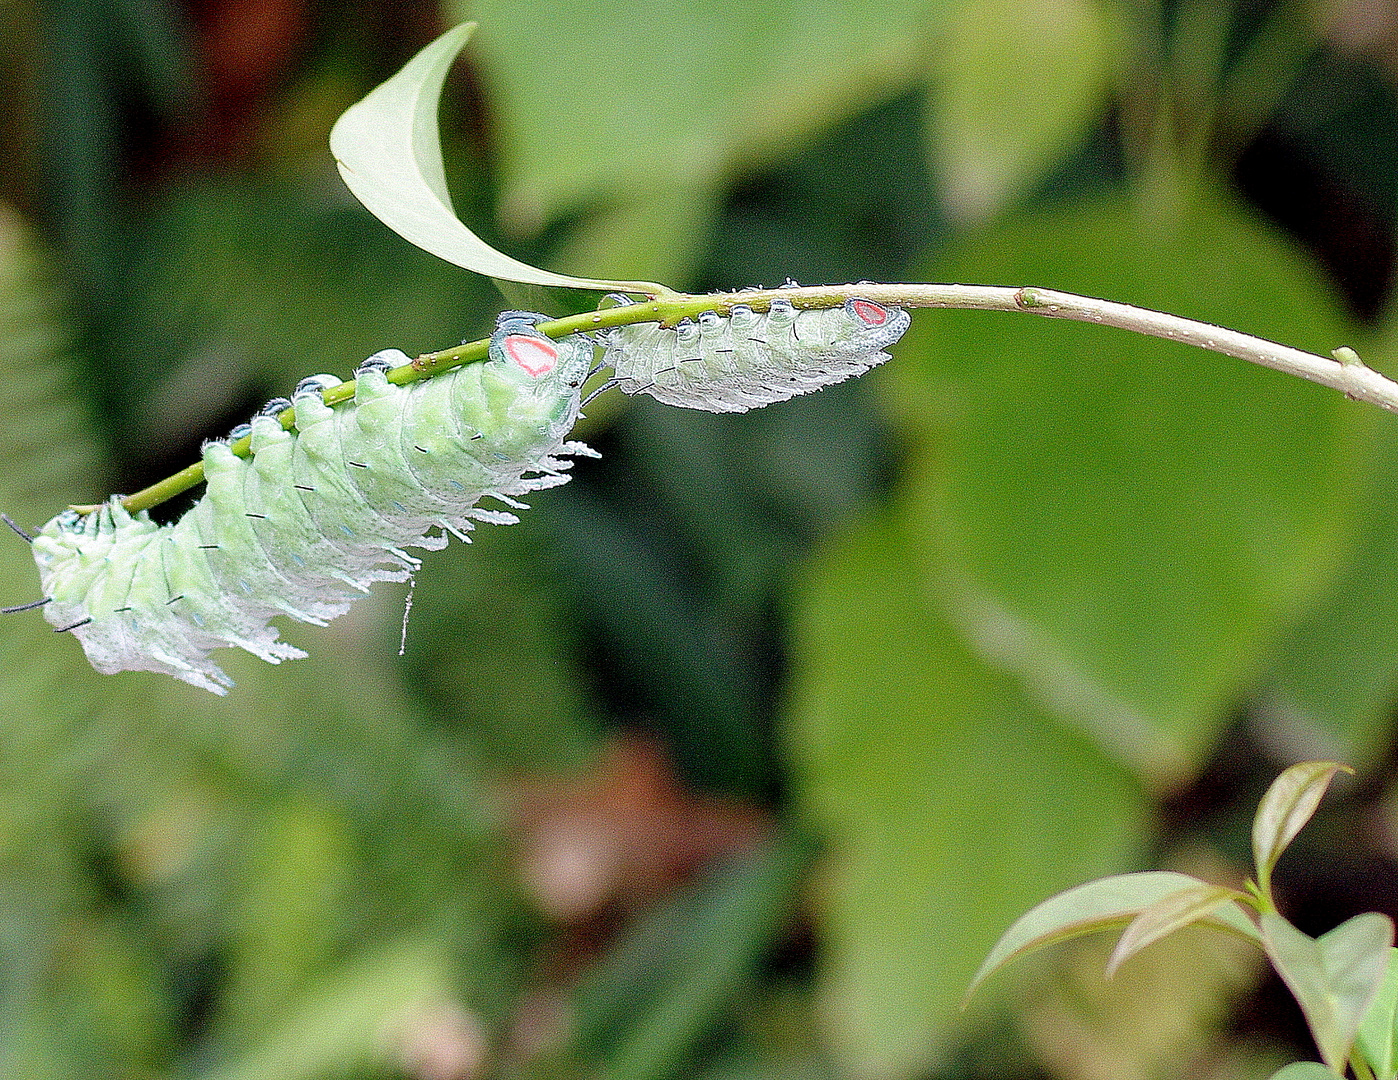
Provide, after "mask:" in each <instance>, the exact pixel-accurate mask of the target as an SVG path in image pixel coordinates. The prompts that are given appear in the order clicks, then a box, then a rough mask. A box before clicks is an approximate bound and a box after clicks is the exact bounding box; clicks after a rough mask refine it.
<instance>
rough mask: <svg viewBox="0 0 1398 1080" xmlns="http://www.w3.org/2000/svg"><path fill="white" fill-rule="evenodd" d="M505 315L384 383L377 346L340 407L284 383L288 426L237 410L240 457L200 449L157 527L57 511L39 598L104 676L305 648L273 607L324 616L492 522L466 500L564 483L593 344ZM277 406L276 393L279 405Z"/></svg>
mask: <svg viewBox="0 0 1398 1080" xmlns="http://www.w3.org/2000/svg"><path fill="white" fill-rule="evenodd" d="M519 314H520V313H507V316H514V317H513V318H505V317H502V321H501V324H500V326H499V328H498V329H497V330H496V333H495V334H494V335H493V337H492V338H491V344H490V356H489V359H488V360H486V361H485V362H483V363H478V364H467V365H463V366H461V367H460V368H458V369H456V370H454V371H452V372H449V373H446V374H444V375H440V376H437V377H434V378H431V379H425V380H422V381H420V382H415V383H411V384H409V385H407V386H397V385H394V384H392V383H390V382H389V381H388V380H387V378H386V376H385V372H386V370H387V369H388V368H390V367H393V366H396V365H397V364H399V363H406V362H407V360H408V358H407V357H406V356H404V355H403V354H402V353H397V352H390V353H381V354H377V355H376V356H375V357H372V358H371V359H370V361H368V362H366V363H365V364H364V365H362V366H361V368H360V369H359V371H358V372H356V376H357V377H356V385H355V396H354V399H353V401H350V402H345V403H343V404H341V405H338V406H335V407H330V406H327V405H326V404H325V403H324V400H323V398H322V396H321V390H322V389H323V388H325V387H326V386H330V385H335V384H336V383H337V382H338V380H336V379H334V378H333V377H332V376H313V377H312V378H311V379H307V380H303V381H302V383H301V384H300V385H299V386H298V387H297V392H296V394H295V396H294V399H293V402H292V404H294V406H295V409H296V414H295V424H294V426H293V427H292V429H290V430H286V429H284V428H283V427H282V425H281V421H280V420H279V419H278V418H277V417H276V415H274V414H273V413H274V412H275V409H274V410H273V413H268V412H266V411H264V413H262V414H259V415H258V416H257V417H255V418H254V419H253V420H252V423H251V425H250V434H251V441H252V450H253V454H252V457H251V458H250V459H244V458H240V457H238V456H236V455H235V454H234V453H233V452H232V450H231V449H230V448H229V445H228V443H227V442H224V441H216V442H211V443H209V444H207V445H206V446H205V448H204V451H203V464H204V471H205V478H206V480H207V487H206V490H205V492H204V494H203V496H202V497H201V498H200V500H199V501H198V502H197V503H196V504H195V505H194V506H193V507H192V508H191V509H190V510H189V511H188V512H187V513H185V514H184V516H183V517H181V518H180V519H179V520H178V521H176V522H174V523H172V524H168V525H159V524H156V523H155V522H153V521H152V520H151V519H150V517H149V515H148V514H146V513H145V512H141V513H137V514H132V513H129V512H127V511H126V510H125V509H123V507H122V506H121V503H120V501H119V500H118V499H115V498H114V499H112V500H111V501H109V502H108V503H106V504H104V505H103V506H102V507H101V508H99V509H98V510H97V511H95V512H93V513H91V514H88V515H82V514H79V513H77V512H76V511H71V510H69V511H65V512H63V513H61V514H59V515H58V516H56V517H55V518H53V519H52V520H51V521H49V522H48V523H47V524H46V525H45V526H44V527H43V528H42V529H41V530H39V532H38V534H37V535H36V536H35V537H34V541H33V552H34V557H35V561H36V563H37V564H38V567H39V574H40V578H41V580H42V583H43V589H44V596H45V597H46V598H48V600H49V602H48V603H47V604H46V605H45V606H44V615H45V617H46V618H47V619H48V621H49V622H50V623H51V624H53V626H54V627H55V628H56V629H59V630H67V631H71V633H72V634H73V635H74V636H75V637H76V638H77V639H78V640H79V641H80V642H81V644H82V647H83V649H84V651H85V652H86V654H87V657H88V659H89V660H90V661H91V663H92V665H93V667H95V668H96V669H97V670H98V671H101V672H104V673H108V674H110V673H113V672H117V671H127V670H138V671H157V672H164V673H166V674H170V675H173V676H174V677H175V678H178V679H182V680H184V681H185V682H188V683H191V684H193V685H195V686H199V687H202V688H203V689H206V690H211V691H213V692H214V693H217V694H223V693H226V692H227V688H228V687H229V686H231V685H232V683H231V681H230V680H229V679H228V677H227V676H226V675H225V674H224V673H223V671H222V670H220V669H219V667H218V666H217V664H215V663H214V662H213V661H212V660H211V659H210V653H211V652H213V651H214V650H215V649H219V648H227V647H237V648H242V649H245V650H247V651H248V652H251V653H253V654H254V655H256V656H259V657H261V658H262V659H263V660H266V661H268V662H270V663H280V662H281V661H282V660H288V659H293V658H296V657H300V656H304V655H305V654H304V653H303V652H301V650H299V649H297V648H295V647H293V646H291V645H289V644H287V643H286V642H283V641H281V640H280V634H279V631H278V629H277V627H276V626H274V625H272V624H271V620H272V619H274V618H276V617H277V616H279V615H286V616H290V617H291V618H293V619H296V620H298V621H301V622H307V623H313V624H322V625H323V624H324V623H326V622H328V621H329V620H331V619H334V618H336V617H338V616H339V615H342V614H344V613H345V611H347V610H348V609H349V607H350V605H351V604H352V603H353V601H354V599H355V598H356V597H357V596H359V595H360V594H362V593H364V592H367V591H368V589H369V586H370V585H371V584H372V583H373V582H374V581H404V580H407V578H408V577H409V576H410V575H411V573H412V572H413V570H414V569H416V567H417V566H418V560H417V559H416V558H415V557H414V556H412V555H410V554H408V551H407V550H406V549H408V548H413V547H416V548H423V549H426V550H434V549H437V548H441V547H443V546H444V545H445V544H446V542H447V538H446V535H445V534H446V533H452V534H455V535H457V536H460V537H463V538H464V537H465V534H466V533H467V532H468V531H469V530H470V529H471V528H472V527H473V525H474V523H475V522H477V521H491V522H509V521H513V520H515V518H514V515H513V514H511V513H509V512H508V511H501V510H494V509H490V508H486V507H481V506H479V505H478V503H479V502H480V500H481V499H482V498H484V497H486V496H493V497H495V498H497V499H499V500H501V501H503V502H505V503H506V504H507V505H509V506H513V507H519V506H521V505H523V504H521V503H519V502H518V501H517V499H518V497H519V496H521V495H525V494H527V493H528V492H531V491H536V490H539V489H541V488H547V487H553V486H555V485H557V484H561V483H563V482H565V481H566V480H567V479H568V475H567V472H566V470H567V469H568V468H569V467H570V466H571V464H572V462H571V461H570V460H569V458H570V457H571V456H574V455H585V454H591V453H592V452H591V451H590V450H588V448H587V447H585V446H583V445H582V444H580V443H572V442H567V441H566V437H567V434H568V432H569V431H570V430H571V428H572V427H573V424H574V422H575V421H576V420H577V416H578V410H579V392H580V388H581V386H582V383H583V380H584V379H585V378H586V376H587V374H588V371H589V368H590V367H591V364H592V358H593V346H592V343H591V342H589V341H588V340H586V339H585V338H582V337H578V336H573V337H569V338H564V339H562V340H560V341H551V340H550V339H548V338H546V337H544V336H543V335H541V334H539V333H538V332H537V331H536V330H534V328H533V326H534V323H536V322H538V321H541V320H542V319H543V318H544V317H543V316H532V321H530V320H527V319H523V318H520V317H519ZM283 404H284V403H283Z"/></svg>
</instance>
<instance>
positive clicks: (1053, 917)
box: [967, 870, 1258, 995]
mask: <svg viewBox="0 0 1398 1080" xmlns="http://www.w3.org/2000/svg"><path fill="white" fill-rule="evenodd" d="M1212 888H1214V886H1211V885H1208V884H1207V883H1206V882H1203V881H1200V880H1199V879H1198V878H1192V877H1190V876H1189V875H1187V874H1177V873H1174V872H1173V871H1169V870H1146V871H1142V872H1140V873H1135V874H1118V875H1117V876H1115V877H1109V878H1101V879H1100V880H1098V881H1089V882H1087V883H1085V884H1083V885H1079V886H1077V887H1076V888H1072V889H1069V890H1068V891H1067V892H1062V893H1059V894H1058V895H1057V896H1054V897H1050V898H1049V899H1048V900H1045V901H1044V902H1043V903H1042V904H1039V905H1037V906H1036V907H1034V908H1032V909H1031V910H1030V911H1027V912H1025V914H1023V915H1022V916H1020V918H1019V919H1018V920H1017V921H1016V922H1015V924H1014V925H1013V926H1011V927H1010V928H1009V929H1008V930H1006V931H1005V934H1004V936H1003V937H1001V938H1000V940H999V941H998V942H996V943H995V948H994V949H992V950H991V951H990V954H989V955H988V956H986V958H985V961H984V962H983V963H982V964H981V967H980V970H979V971H977V972H976V977H975V978H974V979H973V980H971V987H970V989H969V990H967V994H968V995H969V994H970V993H971V992H972V991H974V990H975V989H976V987H977V986H979V985H980V984H981V983H982V982H984V981H985V980H986V978H987V977H988V976H990V975H991V974H992V973H993V972H994V971H996V970H997V969H999V968H1001V967H1004V966H1005V965H1006V964H1007V963H1009V962H1010V961H1011V960H1013V959H1015V958H1016V957H1019V956H1023V955H1025V954H1026V953H1029V952H1033V951H1034V950H1035V949H1040V948H1043V947H1044V946H1045V945H1052V944H1054V943H1055V942H1059V941H1067V940H1069V939H1070V938H1075V937H1081V936H1082V935H1083V934H1091V933H1093V932H1094V931H1097V930H1107V929H1110V928H1111V927H1113V926H1126V925H1128V924H1129V923H1131V922H1132V921H1133V920H1134V919H1135V918H1136V917H1137V915H1138V914H1139V913H1140V912H1142V911H1145V910H1147V909H1149V908H1151V907H1153V906H1154V905H1155V904H1158V903H1159V902H1160V901H1161V900H1164V899H1166V898H1169V897H1173V896H1176V895H1179V894H1180V893H1182V892H1184V891H1186V890H1195V889H1199V890H1203V889H1212ZM1200 918H1201V919H1203V920H1204V921H1207V922H1209V923H1210V924H1211V925H1215V926H1218V927H1220V928H1221V929H1227V930H1230V931H1232V932H1234V933H1237V934H1241V935H1242V936H1244V937H1250V938H1253V939H1254V940H1256V939H1257V936H1258V935H1257V930H1256V929H1255V928H1254V927H1253V925H1252V923H1251V922H1250V921H1249V920H1248V918H1247V916H1246V915H1244V914H1243V911H1242V909H1241V908H1239V907H1238V906H1237V905H1236V904H1228V905H1224V904H1220V905H1219V907H1218V908H1217V909H1216V910H1214V911H1211V912H1209V913H1207V914H1206V915H1205V916H1201V917H1200ZM1191 921H1193V920H1191ZM1157 936H1159V935H1157ZM1152 940H1154V939H1152ZM1118 962H1119V961H1118ZM1113 966H1115V965H1113Z"/></svg>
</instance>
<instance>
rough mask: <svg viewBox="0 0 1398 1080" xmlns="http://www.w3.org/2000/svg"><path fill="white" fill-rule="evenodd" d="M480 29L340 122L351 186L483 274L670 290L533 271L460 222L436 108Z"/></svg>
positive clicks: (411, 67) (410, 232) (566, 284)
mask: <svg viewBox="0 0 1398 1080" xmlns="http://www.w3.org/2000/svg"><path fill="white" fill-rule="evenodd" d="M475 28H476V24H475V23H462V24H461V25H460V26H456V27H453V28H452V29H451V30H448V31H447V32H446V33H445V34H443V35H442V36H441V37H439V38H437V40H436V41H434V42H432V43H431V44H430V45H428V46H427V47H426V48H424V49H423V50H422V51H421V52H419V53H418V54H417V55H416V56H414V57H413V58H412V59H411V60H409V61H408V63H407V64H406V65H405V66H404V67H403V69H402V70H401V71H399V72H398V73H397V74H396V75H394V76H393V77H392V78H390V79H389V80H388V81H387V82H385V83H383V84H381V85H380V86H378V87H375V88H374V89H373V90H371V91H370V92H369V94H368V95H367V96H365V97H364V98H363V99H362V100H361V101H358V102H356V103H355V104H354V105H351V106H350V107H349V108H348V109H346V110H345V112H344V115H342V116H341V117H340V119H339V120H337V121H336V122H335V126H334V128H333V129H331V132H330V152H331V153H332V154H334V155H335V160H336V162H337V163H338V164H339V166H340V175H341V176H342V177H343V178H344V181H345V185H346V186H347V187H348V188H349V189H350V191H351V192H353V193H354V197H355V198H356V199H358V200H359V201H360V202H362V203H363V204H364V205H365V206H366V207H367V208H368V209H369V212H370V213H372V214H373V215H374V216H375V217H376V218H378V219H379V220H380V221H382V222H383V223H384V224H385V225H387V226H388V227H389V228H390V229H392V230H393V231H394V232H396V233H397V234H398V235H399V236H401V237H402V238H403V239H404V240H407V241H409V242H410V243H413V244H416V245H417V246H418V247H420V248H422V249H423V250H424V251H430V252H431V253H432V254H433V255H436V256H437V257H438V258H439V259H445V260H446V261H447V262H449V263H452V264H454V265H456V266H463V267H465V268H466V269H467V270H474V271H475V272H476V273H478V274H485V275H486V276H488V277H494V278H504V279H505V280H507V281H521V282H524V283H526V284H529V285H555V286H561V287H563V288H570V289H601V290H607V291H616V292H636V293H648V294H650V293H668V292H670V290H669V289H667V288H665V286H663V285H657V284H655V283H654V282H649V281H610V280H607V279H601V278H578V277H572V276H571V275H568V274H556V273H554V272H552V271H551V270H542V269H540V268H539V267H537V266H530V265H529V264H528V263H522V262H520V261H519V260H518V259H513V258H511V257H510V256H508V255H506V254H505V253H504V252H501V251H497V250H496V249H495V248H493V247H491V246H490V245H489V244H487V243H486V242H485V241H484V240H482V239H481V238H480V237H479V236H477V235H476V234H475V233H473V232H472V231H471V230H470V229H468V228H467V227H466V226H465V225H463V224H462V223H461V221H460V219H459V218H457V216H456V212H455V211H454V210H453V209H452V205H451V196H450V195H449V194H448V193H447V182H446V171H445V169H444V167H443V165H442V149H441V142H440V139H439V138H438V133H437V102H438V99H439V98H440V97H441V94H442V84H443V83H444V82H445V81H446V76H447V70H448V69H449V68H450V67H451V63H452V61H453V60H454V59H456V55H457V53H459V52H460V51H461V49H462V47H463V46H464V45H465V44H466V42H467V40H468V39H469V38H470V37H471V33H472V32H473V31H474V30H475Z"/></svg>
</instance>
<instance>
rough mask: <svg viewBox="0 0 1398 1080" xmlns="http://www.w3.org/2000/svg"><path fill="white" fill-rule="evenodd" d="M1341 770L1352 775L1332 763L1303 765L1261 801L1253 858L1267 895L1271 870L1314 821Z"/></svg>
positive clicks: (1254, 830)
mask: <svg viewBox="0 0 1398 1080" xmlns="http://www.w3.org/2000/svg"><path fill="white" fill-rule="evenodd" d="M1342 769H1343V770H1344V771H1345V772H1352V771H1353V770H1352V769H1349V768H1347V767H1346V766H1344V765H1338V764H1336V763H1335V762H1333V761H1303V762H1300V763H1299V764H1296V765H1293V766H1291V768H1289V769H1287V770H1286V771H1285V772H1284V773H1282V774H1281V775H1280V776H1278V777H1277V778H1276V779H1275V780H1273V781H1272V786H1271V787H1269V788H1268V789H1267V794H1266V795H1264V796H1263V797H1262V802H1261V803H1259V804H1258V807H1257V816H1256V817H1254V818H1253V821H1252V857H1253V860H1254V862H1255V863H1256V865H1257V884H1258V885H1259V886H1261V888H1262V891H1263V893H1264V894H1267V893H1269V891H1270V884H1269V883H1270V881H1271V878H1272V867H1274V866H1276V864H1277V860H1278V859H1279V858H1281V854H1282V852H1283V851H1285V850H1286V848H1287V845H1288V844H1290V843H1291V841H1292V840H1294V839H1296V834H1297V833H1299V832H1300V831H1301V829H1302V828H1303V827H1304V826H1305V824H1306V822H1308V821H1310V820H1311V815H1312V814H1314V813H1315V811H1316V807H1317V806H1319V805H1320V800H1321V797H1322V796H1323V795H1324V794H1325V789H1326V788H1328V787H1329V786H1330V781H1331V780H1332V779H1334V776H1335V774H1336V773H1337V772H1339V771H1341V770H1342Z"/></svg>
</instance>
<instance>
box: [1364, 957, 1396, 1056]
mask: <svg viewBox="0 0 1398 1080" xmlns="http://www.w3.org/2000/svg"><path fill="white" fill-rule="evenodd" d="M1393 956H1394V954H1393V952H1390V953H1389V955H1388V973H1387V974H1386V975H1385V976H1384V979H1383V986H1382V988H1380V990H1379V995H1378V997H1376V998H1375V999H1374V1002H1373V1004H1372V1005H1370V1006H1369V1009H1368V1011H1367V1012H1366V1013H1365V1014H1364V1019H1363V1020H1361V1021H1360V1022H1359V1034H1358V1035H1357V1036H1356V1037H1355V1040H1354V1047H1355V1050H1356V1051H1357V1052H1358V1053H1360V1054H1363V1055H1364V1060H1365V1062H1367V1063H1368V1066H1369V1069H1370V1070H1371V1071H1372V1072H1373V1074H1374V1080H1395V1077H1398V964H1395V963H1394V962H1393Z"/></svg>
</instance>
